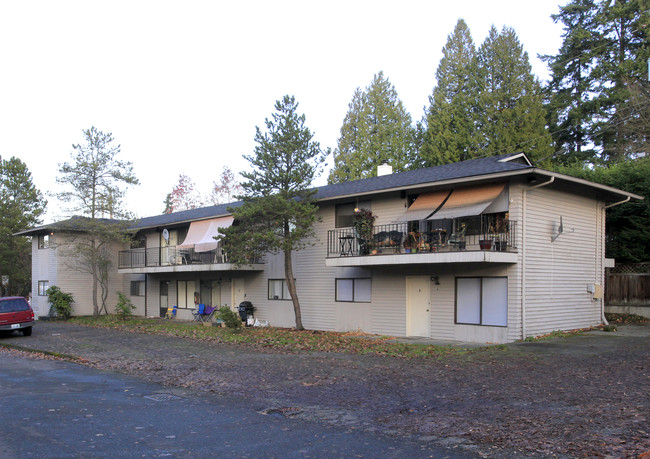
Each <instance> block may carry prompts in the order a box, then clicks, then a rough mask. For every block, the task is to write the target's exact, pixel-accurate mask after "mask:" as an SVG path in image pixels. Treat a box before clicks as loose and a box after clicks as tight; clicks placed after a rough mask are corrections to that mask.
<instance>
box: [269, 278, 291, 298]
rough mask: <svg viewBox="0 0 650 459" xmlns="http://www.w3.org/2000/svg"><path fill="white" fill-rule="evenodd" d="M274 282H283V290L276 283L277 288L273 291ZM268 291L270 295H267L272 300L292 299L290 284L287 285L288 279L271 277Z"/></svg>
mask: <svg viewBox="0 0 650 459" xmlns="http://www.w3.org/2000/svg"><path fill="white" fill-rule="evenodd" d="M272 282H273V283H277V282H280V283H281V284H280V285H281V290H279V289H278V288H277V284H275V285H276V288H274V289H273V291H271V283H272ZM294 282H295V280H294ZM267 293H268V295H267V296H268V299H269V300H272V301H280V300H290V299H291V294H290V293H289V286H288V285H287V280H286V279H269V282H268V290H267ZM276 293H279V295H276Z"/></svg>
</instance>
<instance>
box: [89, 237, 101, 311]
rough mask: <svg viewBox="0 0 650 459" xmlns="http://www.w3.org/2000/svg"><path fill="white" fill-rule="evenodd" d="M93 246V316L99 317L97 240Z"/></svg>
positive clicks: (92, 242)
mask: <svg viewBox="0 0 650 459" xmlns="http://www.w3.org/2000/svg"><path fill="white" fill-rule="evenodd" d="M91 245H92V261H91V265H92V266H91V267H90V270H91V272H92V276H93V315H94V316H98V315H99V304H98V302H97V287H98V282H97V276H98V273H97V255H96V253H95V250H96V241H95V239H93V240H92V241H91Z"/></svg>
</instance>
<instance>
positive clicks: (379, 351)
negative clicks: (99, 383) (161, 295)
mask: <svg viewBox="0 0 650 459" xmlns="http://www.w3.org/2000/svg"><path fill="white" fill-rule="evenodd" d="M69 322H70V323H75V324H79V325H86V326H91V327H104V328H114V329H119V330H125V331H132V332H137V333H150V334H157V335H166V336H176V337H181V338H189V339H196V340H201V341H213V342H219V343H236V344H243V345H248V346H253V347H262V348H273V349H277V350H282V351H286V352H300V351H317V352H345V353H353V354H374V355H389V356H395V357H405V358H409V357H442V356H449V355H451V354H461V353H466V352H468V350H467V349H459V348H455V347H450V346H430V345H421V344H403V343H396V342H391V341H390V340H391V339H392V337H389V336H374V335H367V334H364V333H357V332H348V333H340V332H327V331H316V330H303V331H296V330H293V329H289V328H274V327H249V328H242V329H240V330H232V329H228V328H220V327H214V326H210V327H208V326H205V325H203V324H199V323H196V322H183V321H178V320H165V319H159V318H151V319H150V318H140V317H131V318H128V319H126V320H122V319H120V318H119V317H117V316H114V315H108V316H100V317H91V316H86V317H74V318H71V319H70V320H69Z"/></svg>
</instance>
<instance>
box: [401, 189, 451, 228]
mask: <svg viewBox="0 0 650 459" xmlns="http://www.w3.org/2000/svg"><path fill="white" fill-rule="evenodd" d="M450 193H451V191H450V190H441V191H432V192H430V193H422V194H420V195H419V196H418V197H417V198H415V201H413V204H411V205H410V206H409V208H408V209H407V210H406V212H405V213H404V214H402V215H400V216H399V217H397V218H396V219H395V220H394V221H396V222H410V221H415V220H426V219H427V217H428V216H429V215H431V214H432V213H434V212H435V211H436V210H438V208H439V207H440V206H441V205H442V204H443V203H444V202H445V199H447V198H448V197H449V194H450Z"/></svg>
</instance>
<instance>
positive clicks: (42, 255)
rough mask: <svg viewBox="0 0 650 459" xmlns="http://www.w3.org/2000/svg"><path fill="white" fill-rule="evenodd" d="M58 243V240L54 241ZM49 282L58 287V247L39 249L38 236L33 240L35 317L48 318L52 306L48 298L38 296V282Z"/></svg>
mask: <svg viewBox="0 0 650 459" xmlns="http://www.w3.org/2000/svg"><path fill="white" fill-rule="evenodd" d="M54 242H56V240H54ZM44 280H46V281H48V282H49V285H50V286H52V285H56V281H57V256H56V246H55V245H52V246H50V247H49V248H47V249H39V248H38V236H34V237H33V238H32V299H31V306H32V308H33V309H34V315H35V316H47V315H48V313H49V311H50V304H49V303H48V302H47V296H39V295H38V281H44Z"/></svg>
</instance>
